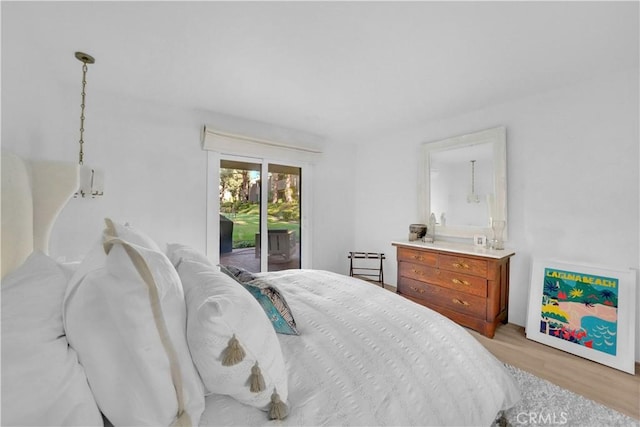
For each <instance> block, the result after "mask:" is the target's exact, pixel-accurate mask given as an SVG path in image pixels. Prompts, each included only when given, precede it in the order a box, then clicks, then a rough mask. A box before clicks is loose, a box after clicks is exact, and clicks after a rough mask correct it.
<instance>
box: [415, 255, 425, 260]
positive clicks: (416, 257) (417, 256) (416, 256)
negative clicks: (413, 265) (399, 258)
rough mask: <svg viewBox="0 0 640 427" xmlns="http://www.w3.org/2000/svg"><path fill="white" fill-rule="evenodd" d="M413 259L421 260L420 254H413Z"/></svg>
mask: <svg viewBox="0 0 640 427" xmlns="http://www.w3.org/2000/svg"><path fill="white" fill-rule="evenodd" d="M413 259H415V260H418V261H422V260H423V258H422V255H414V256H413Z"/></svg>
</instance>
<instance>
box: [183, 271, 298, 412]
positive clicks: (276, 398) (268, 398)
mask: <svg viewBox="0 0 640 427" xmlns="http://www.w3.org/2000/svg"><path fill="white" fill-rule="evenodd" d="M177 271H178V275H179V276H180V279H181V281H182V285H183V288H184V292H185V301H186V304H187V315H188V318H187V342H188V344H189V349H190V350H191V356H192V358H193V361H194V363H195V365H196V368H197V369H198V372H199V373H200V377H201V378H202V381H203V382H204V384H205V387H206V388H207V392H208V393H218V394H224V395H228V396H231V397H233V398H235V399H236V400H238V401H240V402H242V403H244V404H247V405H251V406H253V407H256V408H260V409H262V410H264V411H267V412H268V414H269V417H270V418H272V419H282V418H284V417H286V415H287V413H288V408H287V404H286V402H287V398H288V383H287V372H286V369H285V363H284V358H283V356H282V350H281V349H280V341H279V340H278V337H277V336H276V333H275V330H274V329H273V327H272V326H271V322H270V321H269V319H268V318H267V316H266V314H265V312H264V311H263V310H262V308H261V307H260V304H258V302H257V301H256V300H255V298H254V297H252V296H251V294H250V293H249V292H247V290H246V289H245V288H243V287H242V286H238V284H237V283H236V282H235V281H234V280H233V279H232V278H230V277H229V276H227V275H226V274H224V273H222V272H220V271H219V270H218V268H217V267H214V266H211V265H207V264H203V263H199V262H195V261H192V260H186V259H183V260H182V261H181V262H180V263H179V264H178V267H177Z"/></svg>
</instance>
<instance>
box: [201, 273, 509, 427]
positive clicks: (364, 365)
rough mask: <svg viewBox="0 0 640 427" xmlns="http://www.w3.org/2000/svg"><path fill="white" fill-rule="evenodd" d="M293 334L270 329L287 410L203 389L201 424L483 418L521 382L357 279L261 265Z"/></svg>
mask: <svg viewBox="0 0 640 427" xmlns="http://www.w3.org/2000/svg"><path fill="white" fill-rule="evenodd" d="M260 276H261V277H262V278H263V279H264V278H268V279H269V280H270V281H271V283H272V284H274V285H275V286H277V287H278V288H279V289H280V291H281V293H282V294H283V295H284V296H285V298H286V299H287V302H288V303H289V305H290V307H291V310H292V312H293V315H294V317H295V320H296V323H297V325H298V329H299V331H300V335H299V336H288V335H278V337H279V339H280V342H281V346H282V351H283V354H284V358H285V361H286V366H287V370H288V375H289V402H288V404H289V408H290V414H289V416H288V418H287V419H285V420H283V421H269V420H268V417H267V414H266V413H265V412H263V411H260V410H259V409H255V408H252V407H248V406H245V405H242V404H240V403H239V402H237V401H235V400H233V399H232V398H229V397H227V396H221V395H211V396H208V397H207V402H206V410H205V413H204V414H203V416H202V419H201V422H200V423H201V425H246V426H254V425H264V424H267V425H269V424H273V425H283V426H284V425H291V426H312V425H313V426H315V425H324V426H327V425H331V426H333V425H362V426H364V425H366V426H376V425H394V426H399V425H413V426H415V425H437V426H444V425H456V426H459V425H473V426H489V425H490V424H491V423H492V422H493V420H494V419H495V418H496V415H497V414H498V412H499V411H500V410H502V409H507V408H509V407H511V406H512V405H514V404H515V403H516V402H517V400H518V399H519V391H518V389H517V387H516V385H515V383H514V381H513V380H512V379H511V377H510V376H509V374H508V372H507V371H506V370H505V369H504V367H503V365H502V364H501V363H500V362H499V361H498V360H497V359H495V358H494V357H493V355H491V354H490V353H489V352H488V351H486V350H485V348H484V347H483V346H482V345H480V344H479V343H478V342H477V341H476V339H474V338H473V337H472V336H471V335H470V334H469V333H468V332H466V331H465V330H464V329H463V328H461V327H460V326H458V325H456V324H455V323H453V322H451V321H450V320H448V319H447V318H445V317H443V316H441V315H440V314H438V313H436V312H434V311H432V310H429V309H427V308H425V307H422V306H420V305H418V304H415V303H413V302H411V301H409V300H407V299H404V298H402V297H400V296H398V295H396V294H394V293H392V292H389V291H386V290H383V289H381V288H378V287H376V286H374V285H372V284H370V283H366V282H364V281H362V280H359V279H354V278H351V277H346V276H341V275H338V274H335V273H330V272H326V271H316V270H287V271H282V272H273V273H263V274H261V275H260Z"/></svg>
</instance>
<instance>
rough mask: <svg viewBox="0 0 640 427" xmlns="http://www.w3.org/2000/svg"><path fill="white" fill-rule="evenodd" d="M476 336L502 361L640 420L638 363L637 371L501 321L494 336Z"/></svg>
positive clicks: (476, 334) (639, 373)
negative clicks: (533, 337) (596, 359)
mask: <svg viewBox="0 0 640 427" xmlns="http://www.w3.org/2000/svg"><path fill="white" fill-rule="evenodd" d="M469 332H470V333H471V334H472V335H473V336H474V337H476V339H477V340H478V341H480V343H482V344H483V345H484V346H485V347H486V348H487V349H488V350H489V351H490V352H491V353H493V354H494V355H495V356H496V357H497V358H498V359H500V360H501V361H503V362H505V363H508V364H510V365H513V366H515V367H517V368H520V369H522V370H523V371H527V372H530V373H532V374H534V375H536V376H538V377H540V378H544V379H546V380H547V381H550V382H552V383H554V384H557V385H559V386H560V387H563V388H566V389H568V390H571V391H573V392H574V393H577V394H580V395H582V396H584V397H586V398H588V399H591V400H594V401H596V402H599V403H601V404H603V405H605V406H608V407H610V408H613V409H615V410H616V411H619V412H622V413H623V414H626V415H628V416H630V417H633V418H636V419H638V420H640V366H639V365H638V364H637V363H636V375H635V376H634V375H630V374H627V373H625V372H622V371H619V370H617V369H613V368H610V367H608V366H605V365H601V364H599V363H596V362H593V361H590V360H587V359H584V358H582V357H578V356H575V355H573V354H570V353H567V352H564V351H561V350H557V349H555V348H552V347H549V346H546V345H544V344H540V343H538V342H535V341H531V340H529V339H527V338H526V336H525V331H524V328H523V327H521V326H517V325H513V324H507V325H500V326H498V329H497V330H496V334H495V336H494V338H493V339H489V338H487V337H485V336H483V335H481V334H479V333H477V332H475V331H472V330H469Z"/></svg>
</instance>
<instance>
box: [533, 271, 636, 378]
mask: <svg viewBox="0 0 640 427" xmlns="http://www.w3.org/2000/svg"><path fill="white" fill-rule="evenodd" d="M635 307H636V272H635V271H634V270H631V269H629V270H615V269H609V268H601V267H593V266H588V265H580V264H571V263H565V262H556V261H544V260H534V262H533V266H532V270H531V284H530V289H529V311H528V314H527V328H526V329H527V330H526V334H527V338H529V339H531V340H534V341H538V342H540V343H542V344H546V345H549V346H551V347H555V348H558V349H561V350H564V351H567V352H569V353H573V354H575V355H578V356H581V357H584V358H586V359H590V360H593V361H595V362H598V363H602V364H604V365H608V366H611V367H613V368H616V369H619V370H621V371H625V372H628V373H630V374H634V368H635V366H634V365H635V362H634V360H635V357H634V356H635V354H634V353H635V323H636V321H635Z"/></svg>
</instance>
